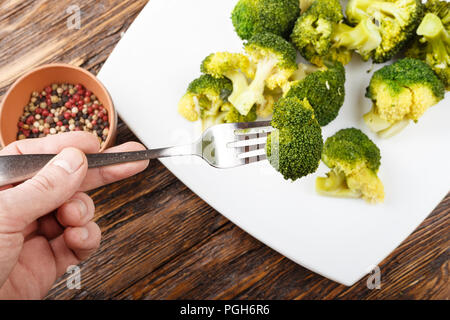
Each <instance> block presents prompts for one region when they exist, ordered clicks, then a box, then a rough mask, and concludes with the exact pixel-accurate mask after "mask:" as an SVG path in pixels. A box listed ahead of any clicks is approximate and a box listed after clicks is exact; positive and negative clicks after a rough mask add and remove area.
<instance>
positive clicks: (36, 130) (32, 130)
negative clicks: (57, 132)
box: [31, 128, 39, 133]
mask: <svg viewBox="0 0 450 320" xmlns="http://www.w3.org/2000/svg"><path fill="white" fill-rule="evenodd" d="M31 132H33V133H39V129H38V128H33V129H31Z"/></svg>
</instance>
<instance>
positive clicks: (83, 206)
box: [72, 199, 87, 219]
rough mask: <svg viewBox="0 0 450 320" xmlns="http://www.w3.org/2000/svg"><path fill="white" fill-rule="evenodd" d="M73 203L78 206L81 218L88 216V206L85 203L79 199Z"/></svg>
mask: <svg viewBox="0 0 450 320" xmlns="http://www.w3.org/2000/svg"><path fill="white" fill-rule="evenodd" d="M72 202H73V203H74V204H76V205H77V206H78V211H79V213H80V218H81V219H83V218H84V217H85V216H86V214H87V207H86V204H85V203H84V202H83V201H81V200H79V199H74V200H72Z"/></svg>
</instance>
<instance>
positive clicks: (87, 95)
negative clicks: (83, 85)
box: [84, 90, 92, 98]
mask: <svg viewBox="0 0 450 320" xmlns="http://www.w3.org/2000/svg"><path fill="white" fill-rule="evenodd" d="M84 95H85V96H86V97H89V98H90V97H91V96H92V92H91V91H89V90H86V92H85V94H84Z"/></svg>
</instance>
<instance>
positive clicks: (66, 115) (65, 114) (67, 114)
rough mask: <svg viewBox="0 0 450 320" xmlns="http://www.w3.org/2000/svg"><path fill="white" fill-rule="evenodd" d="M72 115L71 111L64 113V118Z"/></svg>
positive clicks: (67, 118)
mask: <svg viewBox="0 0 450 320" xmlns="http://www.w3.org/2000/svg"><path fill="white" fill-rule="evenodd" d="M71 116H72V115H71V114H70V113H69V112H65V113H64V119H66V120H69V119H70V117H71Z"/></svg>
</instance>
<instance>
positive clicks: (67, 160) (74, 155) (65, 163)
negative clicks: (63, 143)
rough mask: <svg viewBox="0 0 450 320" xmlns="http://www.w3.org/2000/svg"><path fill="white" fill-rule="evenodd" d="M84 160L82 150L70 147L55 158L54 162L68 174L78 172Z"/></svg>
mask: <svg viewBox="0 0 450 320" xmlns="http://www.w3.org/2000/svg"><path fill="white" fill-rule="evenodd" d="M83 162H84V158H83V156H82V154H81V152H80V151H78V150H76V149H73V148H69V149H64V150H63V151H61V153H60V154H58V155H57V156H56V157H55V159H54V160H53V162H52V164H53V165H55V166H57V167H60V168H62V169H63V170H64V171H66V172H67V173H68V174H72V173H74V172H76V171H77V170H78V169H79V168H80V167H81V166H82V165H83Z"/></svg>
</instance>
